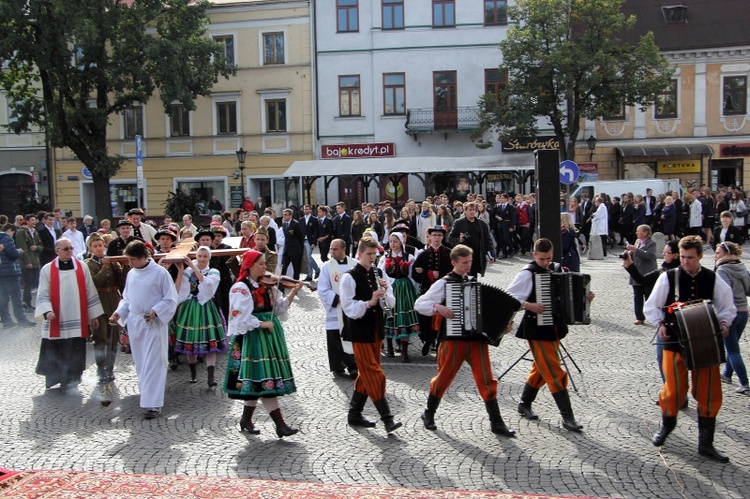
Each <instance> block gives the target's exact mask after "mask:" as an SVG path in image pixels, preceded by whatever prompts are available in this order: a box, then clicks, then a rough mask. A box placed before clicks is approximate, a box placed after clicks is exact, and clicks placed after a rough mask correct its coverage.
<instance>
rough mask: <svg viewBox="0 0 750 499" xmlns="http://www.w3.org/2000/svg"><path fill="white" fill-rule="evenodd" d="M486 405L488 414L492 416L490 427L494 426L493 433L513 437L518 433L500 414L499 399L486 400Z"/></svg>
mask: <svg viewBox="0 0 750 499" xmlns="http://www.w3.org/2000/svg"><path fill="white" fill-rule="evenodd" d="M484 407H485V408H486V409H487V414H489V416H490V427H491V428H492V433H494V434H495V435H502V436H504V437H512V436H514V435H515V434H516V431H515V430H511V429H510V428H508V427H507V426H505V421H503V417H502V416H501V415H500V405H499V404H498V402H497V399H492V400H485V401H484Z"/></svg>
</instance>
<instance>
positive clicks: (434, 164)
mask: <svg viewBox="0 0 750 499" xmlns="http://www.w3.org/2000/svg"><path fill="white" fill-rule="evenodd" d="M533 168H534V153H514V154H503V155H500V156H466V157H448V158H446V157H438V156H426V157H408V158H407V157H401V158H398V157H397V158H353V159H317V160H312V161H295V162H294V163H292V166H290V167H289V168H288V169H287V171H286V172H285V173H284V176H285V177H321V176H336V175H369V174H390V173H393V174H396V173H440V172H457V173H458V172H480V171H512V170H519V169H523V170H528V169H533Z"/></svg>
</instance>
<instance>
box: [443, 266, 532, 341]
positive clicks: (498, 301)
mask: <svg viewBox="0 0 750 499" xmlns="http://www.w3.org/2000/svg"><path fill="white" fill-rule="evenodd" d="M445 305H446V306H447V307H448V308H449V309H451V310H452V311H453V314H454V317H453V319H447V320H446V324H445V326H446V328H445V336H446V338H447V339H466V340H482V341H485V342H486V343H489V344H490V345H493V346H498V345H499V344H500V340H501V339H502V337H503V334H505V328H506V327H507V326H508V324H509V323H510V322H511V321H512V320H513V315H514V314H515V313H516V311H518V309H520V308H521V302H519V301H518V300H516V299H515V298H514V297H513V296H512V295H510V294H508V293H507V292H505V291H504V290H503V289H501V288H498V287H496V286H492V285H490V284H486V283H480V282H477V281H475V280H469V281H462V282H448V283H446V284H445Z"/></svg>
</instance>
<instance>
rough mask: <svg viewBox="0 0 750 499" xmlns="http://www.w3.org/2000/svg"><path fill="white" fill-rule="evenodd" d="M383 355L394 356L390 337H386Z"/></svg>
mask: <svg viewBox="0 0 750 499" xmlns="http://www.w3.org/2000/svg"><path fill="white" fill-rule="evenodd" d="M385 356H386V357H395V356H396V354H395V353H393V340H392V339H391V338H388V339H386V340H385Z"/></svg>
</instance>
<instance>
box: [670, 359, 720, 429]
mask: <svg viewBox="0 0 750 499" xmlns="http://www.w3.org/2000/svg"><path fill="white" fill-rule="evenodd" d="M661 367H662V371H664V386H663V387H662V389H661V393H660V394H659V406H660V407H661V412H662V414H664V415H665V416H672V417H674V416H677V414H678V413H679V411H680V407H682V404H684V402H685V397H686V396H687V390H688V370H687V368H686V367H685V361H684V360H683V359H682V355H681V354H680V353H679V352H672V351H669V350H664V356H663V357H662V361H661ZM690 377H691V382H692V385H693V386H692V388H693V390H692V394H693V398H694V399H695V400H696V402H698V408H697V412H698V416H700V417H702V418H715V417H716V415H717V414H718V413H719V409H721V378H719V366H708V367H698V368H696V369H693V370H692V371H690Z"/></svg>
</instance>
